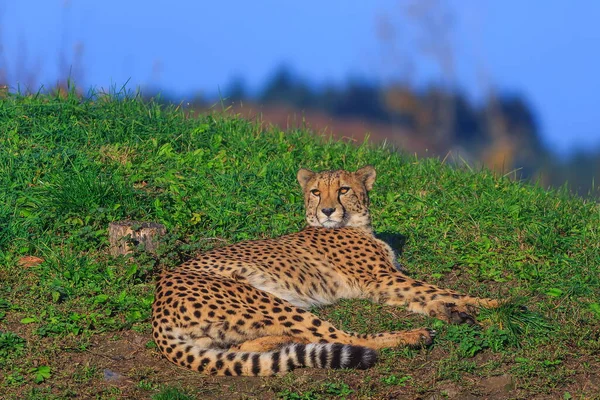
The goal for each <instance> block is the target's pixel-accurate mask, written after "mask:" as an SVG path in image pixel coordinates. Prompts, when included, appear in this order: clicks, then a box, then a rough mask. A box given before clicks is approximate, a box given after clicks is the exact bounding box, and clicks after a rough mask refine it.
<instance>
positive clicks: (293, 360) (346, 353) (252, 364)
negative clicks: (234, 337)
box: [169, 343, 377, 376]
mask: <svg viewBox="0 0 600 400" xmlns="http://www.w3.org/2000/svg"><path fill="white" fill-rule="evenodd" d="M194 353H195V354H196V355H194ZM169 358H171V357H169ZM171 359H172V361H174V362H175V363H176V364H179V365H181V366H184V367H187V368H189V369H192V370H195V371H199V372H202V373H205V374H209V375H243V376H272V375H276V374H281V373H285V372H288V371H291V370H293V369H295V368H301V367H313V368H333V369H339V368H357V369H366V368H370V367H371V366H373V364H375V362H376V361H377V353H376V352H375V350H372V349H369V348H367V347H361V346H352V345H343V344H338V343H310V344H290V345H286V346H284V347H282V348H281V349H278V350H274V351H269V352H265V353H249V352H233V351H227V350H216V349H198V350H196V349H191V351H190V352H189V353H188V354H187V356H183V354H182V356H181V358H178V357H174V358H171Z"/></svg>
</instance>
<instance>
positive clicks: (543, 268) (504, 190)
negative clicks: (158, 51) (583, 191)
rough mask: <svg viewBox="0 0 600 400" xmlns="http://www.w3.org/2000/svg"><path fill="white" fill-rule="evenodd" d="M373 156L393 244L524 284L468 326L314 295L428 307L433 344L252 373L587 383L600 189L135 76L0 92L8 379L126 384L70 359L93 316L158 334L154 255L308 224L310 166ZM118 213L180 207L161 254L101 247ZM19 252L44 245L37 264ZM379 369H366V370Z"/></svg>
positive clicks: (383, 323)
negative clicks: (55, 90) (413, 151)
mask: <svg viewBox="0 0 600 400" xmlns="http://www.w3.org/2000/svg"><path fill="white" fill-rule="evenodd" d="M366 164H371V165H374V166H375V167H376V169H377V171H378V177H377V181H376V185H375V189H374V191H373V193H372V206H371V208H372V214H373V220H374V226H375V230H376V231H377V232H381V233H387V234H392V235H394V234H395V235H402V236H404V238H405V240H406V244H405V245H404V247H403V248H402V249H397V250H398V251H399V253H400V257H399V260H400V262H401V263H402V264H403V265H404V267H405V269H406V270H407V271H408V273H409V274H410V275H412V276H414V277H417V278H422V279H425V280H427V281H429V282H432V283H435V284H438V285H440V286H445V287H450V288H453V289H457V290H460V291H464V292H468V293H470V294H473V295H478V296H490V297H494V298H501V299H511V302H510V303H509V304H508V305H506V306H505V307H504V308H502V309H500V310H484V311H483V312H482V314H481V315H480V316H479V321H480V325H481V326H480V327H474V326H464V327H463V326H460V327H457V326H448V325H446V324H444V323H441V322H439V321H437V320H434V319H428V318H424V317H420V316H408V315H407V313H405V312H403V310H401V309H394V308H390V307H382V306H379V305H373V304H370V303H368V302H362V301H343V302H341V303H340V304H339V305H336V306H332V307H327V308H325V309H322V310H318V311H317V312H318V313H320V315H322V316H324V317H326V318H328V319H330V320H332V321H333V322H335V323H336V325H338V326H340V327H343V328H345V329H353V330H356V331H360V332H376V331H381V330H391V329H406V328H410V327H417V326H424V325H425V326H431V327H434V328H435V329H437V330H438V331H439V337H438V339H437V340H436V343H435V344H434V346H433V347H432V348H431V349H422V350H409V349H391V350H386V351H384V352H382V357H381V362H380V363H379V364H378V365H377V367H376V368H375V369H373V370H371V371H367V372H360V373H358V372H356V373H355V372H352V373H344V372H339V373H336V374H334V375H328V377H327V378H326V379H325V380H319V379H314V380H305V381H301V382H300V381H297V380H296V379H295V378H294V377H295V375H292V377H291V378H286V379H288V380H286V381H285V382H286V383H285V384H284V383H282V382H283V381H281V380H278V379H281V378H273V379H272V380H271V382H270V383H269V384H267V385H263V386H261V388H262V389H257V390H263V391H266V392H264V393H263V395H265V396H267V397H274V398H277V397H280V398H329V397H337V398H340V397H344V396H350V397H352V396H354V397H365V398H366V397H370V396H371V397H373V396H374V397H381V396H385V395H386V394H389V393H399V392H398V391H399V390H402V391H403V392H402V393H413V394H414V395H415V396H416V395H417V394H418V395H422V394H425V393H433V392H435V393H440V392H441V391H443V390H445V389H443V385H444V383H443V382H461V378H464V377H465V376H467V377H470V378H471V379H478V378H482V377H486V376H494V375H498V374H511V375H512V376H514V377H515V378H516V379H518V387H517V388H516V389H515V390H517V392H515V393H516V394H517V395H518V396H521V397H523V398H527V397H528V396H531V395H534V394H538V393H543V394H550V393H551V394H553V395H560V396H562V395H563V393H566V392H567V391H568V393H569V395H570V396H573V398H578V396H583V397H585V395H586V394H589V393H593V392H586V390H593V389H589V388H588V389H586V386H585V385H583V384H582V385H578V382H580V381H581V380H582V379H583V377H585V376H589V375H590V374H592V375H593V374H595V376H598V375H600V366H599V363H600V362H599V359H598V352H599V350H600V345H599V337H600V300H599V299H600V271H599V267H598V265H599V264H600V229H599V226H600V207H599V206H598V204H597V203H595V202H593V201H584V200H582V199H580V198H576V197H573V196H571V195H569V194H568V193H567V192H566V191H564V190H562V191H546V190H544V189H542V188H539V187H534V186H531V185H528V184H524V183H520V182H512V181H510V180H508V179H506V178H503V177H497V176H495V175H493V174H492V173H490V172H488V171H485V170H482V171H471V170H470V169H469V168H468V167H451V166H448V165H445V164H444V163H442V162H440V161H439V160H437V159H418V158H415V157H411V156H408V155H403V154H401V153H399V152H396V151H394V149H390V148H384V147H373V146H370V145H368V144H358V145H355V144H348V143H345V142H339V141H331V140H327V139H325V138H318V137H315V136H312V135H310V134H308V133H307V132H304V131H292V132H285V133H284V132H282V131H280V130H279V129H276V128H268V129H264V128H261V127H260V126H259V125H257V124H254V123H252V122H249V121H245V120H243V119H239V118H231V117H224V116H220V115H218V114H214V115H204V116H195V115H186V114H185V113H184V112H183V111H182V110H179V109H177V108H174V107H167V108H164V107H161V106H159V105H156V104H153V103H144V102H142V101H140V100H139V99H137V98H136V97H135V96H126V95H119V96H113V97H110V96H97V97H96V98H95V99H93V101H89V100H88V101H81V100H80V99H78V98H77V97H76V96H73V95H71V96H69V97H68V98H67V99H60V98H55V97H48V96H33V97H19V96H9V97H8V98H4V99H0V281H1V282H2V284H1V285H0V367H1V368H0V369H1V370H2V373H1V374H0V391H1V392H8V393H14V398H20V397H23V396H26V397H30V398H61V396H66V395H73V394H74V395H81V394H82V393H83V394H89V392H86V390H89V386H90V385H91V386H92V387H93V386H94V385H98V387H102V388H103V389H102V390H100V389H98V392H94V393H95V394H94V396H95V397H98V398H111V396H114V397H118V396H120V395H122V394H123V393H122V392H121V390H122V389H120V388H113V389H110V390H108V389H106V388H105V387H104V386H102V385H103V383H102V382H101V379H100V378H98V375H101V374H96V371H97V369H98V368H99V367H97V366H95V365H83V366H77V367H75V368H73V370H72V371H71V370H70V369H69V368H72V367H70V366H69V365H68V364H66V363H61V362H59V361H57V360H59V359H60V356H61V355H64V354H65V353H66V352H69V353H73V354H79V355H80V354H87V353H86V352H87V351H89V349H88V348H89V346H90V343H91V342H93V339H94V338H95V337H97V335H99V334H102V333H114V332H120V331H129V330H133V331H134V332H135V333H137V334H139V335H143V337H144V340H145V341H144V342H143V343H142V347H144V348H145V350H144V351H147V352H149V353H152V354H155V353H156V350H154V349H153V348H152V347H151V346H145V344H146V343H147V342H148V339H149V337H148V335H147V333H148V331H149V322H148V321H149V316H150V306H151V302H152V297H153V282H154V278H155V276H156V274H157V273H158V271H159V270H160V269H161V268H170V267H174V266H176V265H177V264H178V263H180V262H181V261H183V260H185V259H187V258H189V257H191V256H192V255H193V254H195V253H197V252H198V251H201V250H203V249H207V248H211V247H213V246H218V245H222V244H224V243H234V242H237V241H240V240H244V239H254V238H265V237H274V236H278V235H282V234H285V233H290V232H294V231H297V230H299V229H301V228H302V226H303V212H302V197H301V193H300V189H299V188H298V187H297V183H296V181H295V175H296V172H297V170H298V169H299V168H300V167H307V168H311V169H314V170H322V169H332V168H346V169H349V170H355V169H357V168H358V167H361V166H364V165H366ZM123 219H132V220H140V221H154V222H159V223H162V224H164V225H165V226H166V227H167V229H168V232H169V233H168V235H167V237H166V238H165V242H164V244H163V245H162V246H161V248H160V249H159V252H158V254H157V255H156V256H149V255H145V254H142V253H138V254H136V255H134V256H133V257H132V258H129V259H125V258H117V259H113V258H111V257H110V256H109V255H108V239H107V226H108V223H109V222H111V221H115V220H123ZM24 256H36V257H40V258H42V259H44V262H43V263H41V264H39V265H35V266H28V267H24V266H21V265H20V264H19V260H20V259H21V258H22V257H24ZM521 305H524V306H526V307H527V308H528V311H522V309H521V307H520V306H521ZM576 360H579V361H576ZM425 365H426V366H427V367H426V369H427V372H426V373H425V372H424V370H423V368H425V367H424V366H425ZM138 367H144V366H138ZM46 368H48V369H46ZM48 371H50V372H48ZM89 371H92V372H93V373H90V372H89ZM125 372H127V371H125ZM169 373H170V374H171V375H173V374H180V373H181V374H184V373H185V372H184V371H180V370H178V369H175V368H174V369H172V370H171V371H170V372H169ZM72 374H75V377H73V376H72ZM357 374H359V375H357ZM76 377H77V378H76ZM357 377H358V378H357ZM406 377H410V378H406ZM150 378H151V379H150V380H148V377H140V379H139V381H138V382H136V383H135V385H137V386H136V388H134V389H131V390H134V391H135V390H138V391H142V392H135V393H145V394H144V395H143V396H142V397H144V396H146V397H148V396H149V395H150V394H153V395H155V396H156V398H162V397H160V396H161V393H163V392H161V393H159V392H158V389H156V388H158V387H159V383H161V382H160V379H159V378H156V377H150ZM155 378H156V379H155ZM359 378H360V379H359ZM366 378H368V381H369V382H371V383H370V384H369V385H362V384H360V383H359V382H360V381H363V380H364V379H366ZM290 379H291V381H290ZM157 380H158V381H157ZM148 382H153V383H152V384H149V383H148ZM265 388H266V389H265ZM190 390H192V391H191V392H190V391H189V390H187V389H186V393H197V392H194V390H195V389H190ZM203 390H208V389H203ZM465 390H472V388H471V387H466V386H465ZM164 393H166V392H164ZM203 393H204V394H203V396H206V392H203ZM52 396H55V397H52ZM185 396H188V394H186V395H185ZM182 398H183V397H182Z"/></svg>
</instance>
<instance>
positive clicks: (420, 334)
mask: <svg viewBox="0 0 600 400" xmlns="http://www.w3.org/2000/svg"><path fill="white" fill-rule="evenodd" d="M436 334H437V332H436V331H434V330H433V329H429V328H420V329H413V330H411V331H407V332H406V333H405V339H406V344H407V345H409V346H412V347H421V346H429V345H431V344H432V343H433V339H434V338H435V335H436Z"/></svg>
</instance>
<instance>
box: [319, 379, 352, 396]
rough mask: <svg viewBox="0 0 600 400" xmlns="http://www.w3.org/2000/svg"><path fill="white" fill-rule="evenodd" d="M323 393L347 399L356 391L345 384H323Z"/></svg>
mask: <svg viewBox="0 0 600 400" xmlns="http://www.w3.org/2000/svg"><path fill="white" fill-rule="evenodd" d="M323 392H324V393H325V394H327V395H331V396H337V397H346V396H349V395H351V394H352V393H354V390H352V389H350V386H348V385H347V384H345V383H343V382H326V383H324V384H323Z"/></svg>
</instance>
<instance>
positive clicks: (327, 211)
mask: <svg viewBox="0 0 600 400" xmlns="http://www.w3.org/2000/svg"><path fill="white" fill-rule="evenodd" d="M321 212H322V213H323V214H325V215H326V216H328V217H330V216H331V214H333V213H334V212H335V208H322V209H321Z"/></svg>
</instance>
